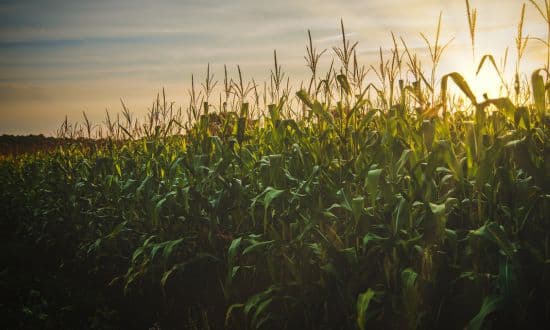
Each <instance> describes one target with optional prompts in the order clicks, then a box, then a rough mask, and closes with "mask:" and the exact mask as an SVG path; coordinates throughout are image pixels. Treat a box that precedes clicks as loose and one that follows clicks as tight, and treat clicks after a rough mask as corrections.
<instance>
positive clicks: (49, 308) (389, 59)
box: [0, 1, 550, 329]
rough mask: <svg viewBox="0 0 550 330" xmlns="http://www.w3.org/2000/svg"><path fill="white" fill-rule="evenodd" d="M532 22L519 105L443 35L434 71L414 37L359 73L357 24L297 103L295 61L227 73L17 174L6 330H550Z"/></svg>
mask: <svg viewBox="0 0 550 330" xmlns="http://www.w3.org/2000/svg"><path fill="white" fill-rule="evenodd" d="M528 5H532V6H535V8H536V9H538V10H539V12H540V14H541V19H544V20H545V22H546V23H548V26H549V33H550V23H549V22H550V20H549V19H550V6H549V5H548V2H545V3H542V4H540V2H535V1H532V2H531V3H529V4H528ZM524 8H525V7H524ZM475 14H476V12H475V10H472V9H470V8H469V4H468V22H469V24H470V28H471V32H472V33H471V38H472V52H474V45H475V43H474V42H475ZM522 15H523V14H522ZM522 21H523V16H522V17H521V18H520V23H519V26H518V27H519V28H518V31H519V32H518V38H517V39H518V41H517V43H516V45H515V46H516V50H517V53H518V60H517V63H516V64H517V65H516V66H515V69H516V70H515V72H514V74H513V77H514V78H513V81H511V82H510V83H509V84H504V85H503V89H504V91H505V94H506V96H503V97H500V98H494V99H491V98H488V97H485V98H484V99H482V100H480V99H478V98H476V96H475V93H474V91H472V90H471V88H470V87H469V84H468V82H467V81H466V80H465V79H464V78H463V75H462V74H461V73H458V72H450V73H447V74H445V75H442V76H439V77H438V76H436V72H437V71H436V69H437V65H438V64H439V60H440V58H441V56H444V51H445V47H446V44H444V43H443V42H442V41H441V40H439V39H440V38H439V30H440V26H441V20H440V21H439V23H438V26H437V30H436V34H435V35H436V38H435V42H430V41H429V38H427V37H425V39H426V42H427V47H428V49H429V53H430V57H429V58H430V60H431V62H430V63H427V64H429V65H426V68H427V69H425V68H424V66H423V65H421V61H420V59H419V56H417V55H416V54H415V53H414V52H412V50H410V49H409V47H407V44H406V43H405V41H404V40H402V39H400V38H397V37H393V39H392V40H393V43H394V47H393V48H392V49H390V50H389V51H385V52H382V51H381V52H380V63H379V64H378V65H377V66H366V65H362V64H360V63H359V62H358V60H357V56H356V45H357V44H356V43H353V42H351V41H350V40H347V39H346V33H345V30H344V25H343V23H342V25H341V30H342V42H341V44H340V45H339V46H336V47H334V49H332V50H329V51H325V50H318V49H317V48H316V47H315V45H314V43H313V41H312V37H311V33H309V32H308V43H307V46H306V51H307V53H306V56H305V60H306V64H307V66H308V68H309V69H310V70H311V79H310V80H308V81H305V82H303V83H302V84H299V85H298V87H294V88H293V87H292V86H291V83H290V78H289V77H287V73H286V72H284V71H283V68H282V66H281V65H280V64H279V63H278V61H277V54H276V53H274V67H273V69H272V70H271V77H270V80H269V81H266V82H265V83H257V82H256V81H254V80H252V79H250V80H247V79H245V77H244V74H243V72H242V71H241V68H238V69H237V71H236V75H235V77H231V76H230V73H229V72H228V71H230V70H228V68H225V70H224V75H223V79H222V81H221V82H218V81H217V80H215V77H214V75H213V73H211V72H210V66H208V69H207V73H206V79H205V81H203V82H199V83H197V82H196V81H195V80H194V78H193V81H192V87H191V89H190V91H189V104H188V106H186V107H184V108H176V106H175V105H174V103H170V102H169V101H167V100H166V96H165V95H164V94H162V95H159V96H158V97H157V99H156V100H155V102H153V104H152V105H151V107H150V108H149V111H148V113H147V115H146V117H144V118H138V117H137V116H135V115H134V114H133V113H132V112H131V111H130V110H129V109H127V108H126V106H125V105H124V104H123V111H122V112H121V113H120V114H119V115H117V116H113V115H111V114H109V113H107V114H106V119H105V122H103V123H98V124H94V123H92V122H90V121H89V120H88V117H87V116H86V114H84V120H83V121H82V122H81V123H70V122H69V121H68V120H67V119H65V121H64V122H63V123H62V125H61V127H60V129H59V131H58V132H57V134H58V136H59V137H60V138H63V141H64V142H63V143H60V144H59V145H58V146H56V147H55V148H48V149H47V150H46V149H45V150H43V151H41V150H37V151H34V152H26V153H21V154H16V155H4V156H0V157H1V158H0V185H1V186H2V190H1V191H0V200H1V203H0V224H1V226H2V241H3V249H2V250H3V252H2V259H1V260H2V263H3V266H2V271H1V272H0V287H1V288H2V291H3V293H2V296H3V298H2V302H1V306H2V310H3V311H4V313H3V314H4V317H3V318H2V320H1V321H0V324H2V328H5V329H16V328H40V329H60V328H69V329H72V328H75V329H76V328H85V329H117V328H125V329H134V328H135V329H147V328H149V329H223V328H227V329H259V328H262V329H443V328H445V329H464V328H468V329H485V328H494V329H502V328H517V329H519V328H525V329H528V328H529V329H534V328H546V326H548V324H550V104H549V102H550V80H549V73H548V69H549V66H548V65H549V64H548V63H541V66H540V67H541V68H540V69H539V70H536V71H535V72H530V73H522V72H521V71H520V69H521V68H520V61H521V57H522V55H523V53H522V52H523V51H524V50H525V47H526V44H527V42H528V41H529V42H546V41H545V38H546V37H543V38H541V40H529V39H527V38H526V37H524V36H522V32H521V25H522V24H523V23H522ZM549 37H550V34H549ZM546 46H548V43H546ZM548 49H549V52H548V54H549V55H548V58H549V59H550V47H548ZM330 54H333V55H334V56H333V58H332V59H330V60H329V62H330V61H332V64H331V65H330V68H329V69H328V70H327V72H319V70H318V64H319V61H320V60H322V59H323V60H325V58H328V57H330V56H331V55H330ZM478 62H479V67H480V68H481V67H485V66H490V67H491V69H494V70H495V71H496V72H498V74H499V76H501V77H503V78H502V79H503V80H505V75H504V72H503V69H502V68H501V67H499V66H498V65H497V63H496V61H495V59H494V58H493V56H492V55H486V56H483V57H481V58H480V59H479V61H478ZM372 76H374V77H376V79H370V78H368V77H372ZM545 325H546V326H545Z"/></svg>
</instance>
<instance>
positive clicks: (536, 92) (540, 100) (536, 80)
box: [531, 69, 546, 113]
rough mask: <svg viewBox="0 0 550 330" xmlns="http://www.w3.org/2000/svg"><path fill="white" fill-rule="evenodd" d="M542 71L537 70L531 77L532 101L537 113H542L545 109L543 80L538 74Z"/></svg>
mask: <svg viewBox="0 0 550 330" xmlns="http://www.w3.org/2000/svg"><path fill="white" fill-rule="evenodd" d="M543 70H544V69H538V70H535V71H534V72H533V74H532V75H531V88H532V89H533V99H534V100H535V108H536V109H537V111H538V112H540V113H543V112H544V111H545V109H546V98H545V92H546V90H545V88H544V79H543V78H542V76H541V75H540V72H541V71H543Z"/></svg>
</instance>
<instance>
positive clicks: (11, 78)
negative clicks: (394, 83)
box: [0, 0, 544, 133]
mask: <svg viewBox="0 0 550 330" xmlns="http://www.w3.org/2000/svg"><path fill="white" fill-rule="evenodd" d="M473 5H474V6H477V7H478V9H479V15H480V18H479V35H480V39H479V41H478V47H479V49H480V52H482V51H483V52H485V51H498V52H502V50H503V49H499V47H501V46H502V44H503V43H506V44H512V43H513V34H514V26H513V25H514V24H515V22H516V21H517V19H518V18H519V17H518V9H519V8H520V5H521V4H519V3H518V2H517V1H516V0H502V1H499V2H498V3H495V2H488V1H473ZM496 6H498V9H497V8H495V7H496ZM497 10H498V15H495V14H494V13H495V11H497ZM441 11H443V30H442V37H444V38H445V39H448V38H451V37H455V40H454V41H453V45H452V47H451V48H450V50H449V51H450V52H454V53H455V54H459V53H460V52H461V51H463V48H466V47H468V44H469V40H468V33H467V25H466V19H465V16H464V13H465V8H464V1H463V0H385V1H364V0H348V1H345V2H335V1H332V0H330V1H329V0H304V1H291V0H280V1H276V2H275V1H268V0H234V1H220V0H186V1H177V0H158V1H149V0H118V1H112V0H96V1H83V0H82V1H81V0H0V133H2V132H8V131H10V132H11V131H13V130H14V129H15V127H17V129H18V130H21V131H25V130H26V131H28V132H51V131H52V130H53V128H54V127H53V126H52V122H53V121H55V122H57V120H61V119H62V117H63V114H64V113H69V116H74V117H75V118H76V117H79V116H80V113H81V111H82V110H84V109H86V110H87V111H88V112H89V113H90V117H91V118H95V119H97V120H100V118H101V116H103V113H104V109H105V107H107V106H109V105H111V106H112V107H117V106H118V98H119V97H124V98H125V100H127V102H128V103H129V104H132V106H133V108H134V109H135V110H136V111H140V110H145V109H146V107H147V105H148V104H149V103H148V102H147V100H146V98H147V97H148V96H152V95H153V94H154V93H155V91H156V90H158V89H159V88H161V87H162V86H168V87H169V92H170V91H173V93H176V95H174V97H175V98H176V100H177V101H180V102H184V97H185V93H184V88H185V86H187V85H188V81H189V76H190V74H191V73H192V72H195V73H199V76H200V75H201V74H202V72H203V71H204V68H205V67H206V64H207V63H211V64H212V68H213V69H214V70H215V72H216V74H217V77H218V78H219V77H220V75H221V72H222V71H221V70H222V68H223V64H228V65H230V69H231V72H232V73H234V70H235V65H236V64H240V65H241V66H242V68H243V69H244V70H245V73H246V75H247V77H250V76H254V77H257V78H258V79H260V80H261V79H262V78H264V77H268V74H269V69H270V67H271V65H272V51H273V49H277V51H278V59H279V62H280V63H281V64H283V66H284V67H285V68H286V69H287V70H288V71H291V72H292V75H293V76H296V77H297V78H298V79H301V78H302V77H305V74H306V73H307V70H306V68H305V63H304V62H303V55H304V50H305V42H306V37H307V35H306V31H307V29H310V30H311V31H312V35H313V38H314V41H315V43H316V44H317V46H318V47H319V48H328V49H330V48H331V46H333V45H337V44H338V43H339V38H340V26H339V21H340V19H341V18H342V19H344V22H345V25H346V32H347V37H348V38H349V39H351V40H353V41H359V42H360V44H359V46H358V50H359V53H360V56H361V57H362V59H363V60H364V61H370V60H373V59H374V58H375V57H376V56H377V54H378V49H379V46H383V47H384V48H389V47H390V46H391V39H390V32H394V33H395V34H396V35H397V36H402V37H403V38H404V39H405V40H406V41H407V43H408V45H409V46H410V47H411V48H415V49H418V50H419V51H420V52H421V51H422V49H423V47H424V46H425V45H424V44H423V41H422V39H421V38H420V37H419V32H424V33H426V34H427V35H429V36H430V37H431V36H433V33H434V29H435V24H436V22H437V16H438V15H439V13H440V12H441ZM527 14H528V15H529V17H530V19H529V20H528V24H527V25H526V27H525V28H526V31H527V32H528V33H529V34H531V35H543V33H544V25H543V24H542V20H540V19H539V18H536V16H535V13H534V11H532V10H530V9H529V10H528V13H527ZM483 35H485V37H483ZM329 53H330V52H329ZM462 56H463V55H462ZM450 58H453V56H450ZM455 58H457V57H456V56H455ZM324 60H325V62H328V57H327V58H325V59H324ZM33 113H36V114H37V115H35V116H33V115H32V114H33ZM45 114H48V115H45ZM54 119H55V120H54Z"/></svg>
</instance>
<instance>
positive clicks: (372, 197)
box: [365, 168, 382, 205]
mask: <svg viewBox="0 0 550 330" xmlns="http://www.w3.org/2000/svg"><path fill="white" fill-rule="evenodd" d="M380 174H382V169H380V168H379V169H374V170H370V171H369V172H368V174H367V179H366V181H365V188H366V189H367V193H368V195H369V201H370V205H374V203H375V202H376V198H377V197H378V183H379V182H380Z"/></svg>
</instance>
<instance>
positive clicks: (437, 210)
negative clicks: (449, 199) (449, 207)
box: [430, 203, 445, 215]
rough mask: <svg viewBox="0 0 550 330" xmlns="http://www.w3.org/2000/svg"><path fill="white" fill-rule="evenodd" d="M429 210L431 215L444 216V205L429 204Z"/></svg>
mask: <svg viewBox="0 0 550 330" xmlns="http://www.w3.org/2000/svg"><path fill="white" fill-rule="evenodd" d="M430 209H431V210H432V213H433V214H435V215H442V214H445V203H443V204H435V203H430Z"/></svg>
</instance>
